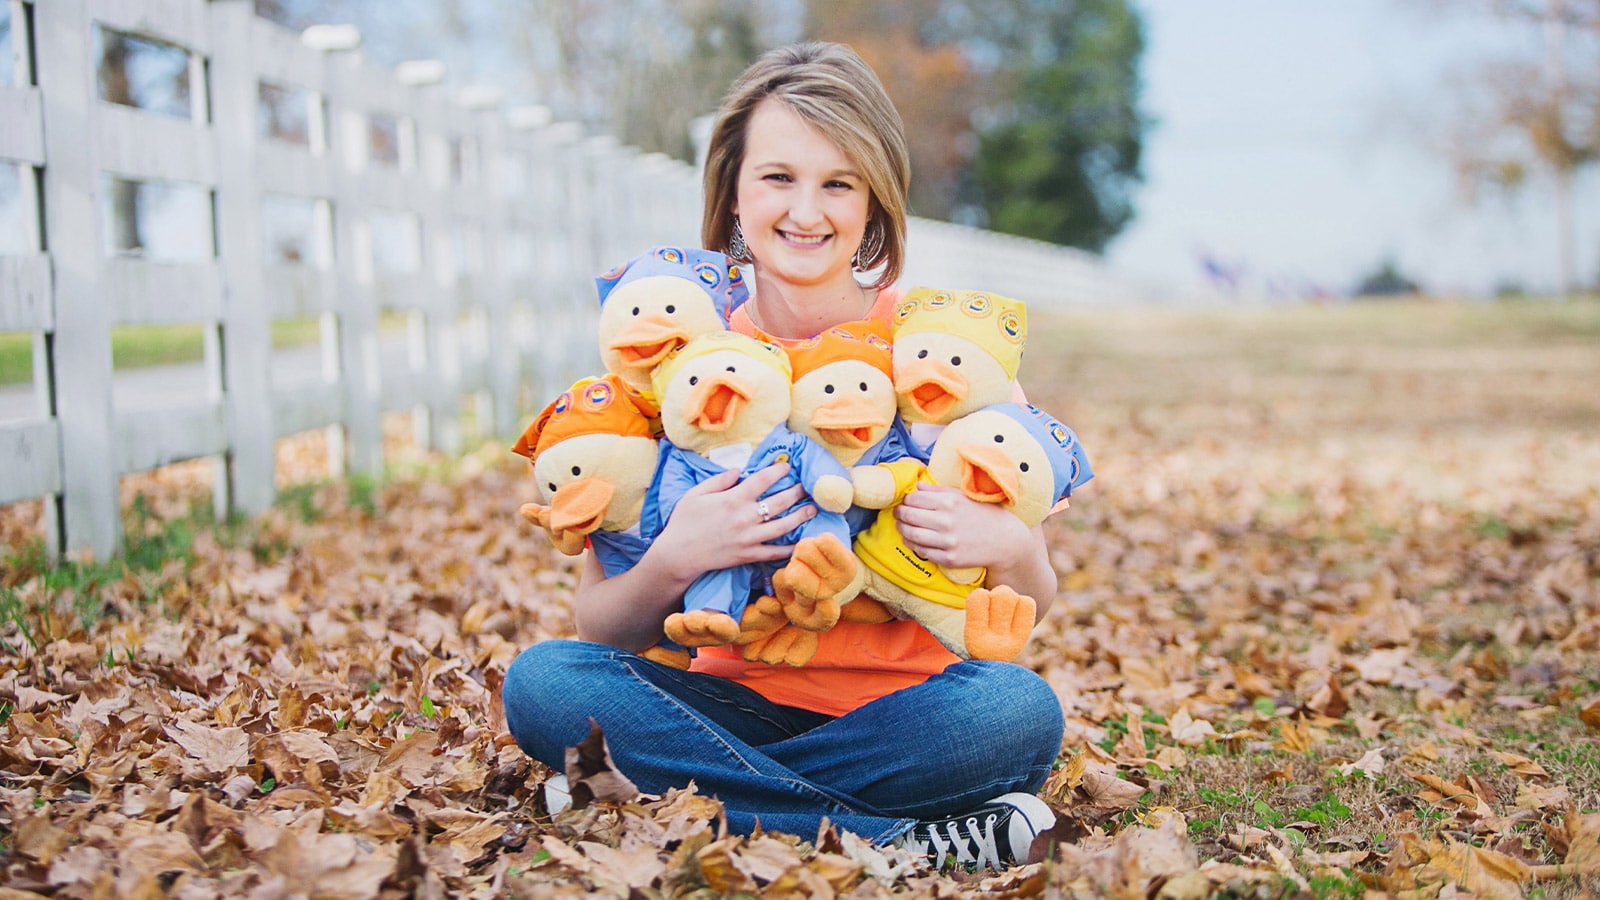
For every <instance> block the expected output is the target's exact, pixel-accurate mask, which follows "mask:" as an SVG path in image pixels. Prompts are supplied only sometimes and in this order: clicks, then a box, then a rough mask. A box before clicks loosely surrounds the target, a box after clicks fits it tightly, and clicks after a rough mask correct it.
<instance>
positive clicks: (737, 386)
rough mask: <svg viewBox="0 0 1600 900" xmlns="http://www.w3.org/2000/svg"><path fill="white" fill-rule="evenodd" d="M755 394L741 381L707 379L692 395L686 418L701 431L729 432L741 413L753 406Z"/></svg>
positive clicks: (702, 380)
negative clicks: (750, 403) (750, 405)
mask: <svg viewBox="0 0 1600 900" xmlns="http://www.w3.org/2000/svg"><path fill="white" fill-rule="evenodd" d="M751 393H752V392H751V390H750V387H749V386H748V385H746V384H745V383H744V381H742V380H740V379H738V378H733V377H729V376H726V375H710V376H706V377H703V378H701V379H700V383H699V384H697V385H695V386H694V388H693V389H691V390H690V392H689V402H688V405H687V407H686V408H685V410H684V418H686V419H687V420H688V421H689V424H690V425H693V426H694V427H696V428H698V429H700V430H701V431H710V432H719V431H727V430H728V428H729V426H731V425H733V421H734V420H735V419H737V418H738V417H739V411H740V410H741V409H743V408H744V405H745V404H746V403H748V402H750V396H751Z"/></svg>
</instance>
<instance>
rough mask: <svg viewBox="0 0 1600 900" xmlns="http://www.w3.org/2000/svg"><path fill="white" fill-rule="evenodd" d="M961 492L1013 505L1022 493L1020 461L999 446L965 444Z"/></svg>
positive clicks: (983, 500)
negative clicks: (967, 445)
mask: <svg viewBox="0 0 1600 900" xmlns="http://www.w3.org/2000/svg"><path fill="white" fill-rule="evenodd" d="M956 455H957V456H959V457H961V492H962V493H964V494H966V495H967V496H968V497H971V498H972V499H974V500H976V501H978V502H979V503H1000V504H1004V505H1006V506H1011V505H1013V504H1015V503H1016V502H1017V497H1019V496H1020V495H1021V493H1022V477H1021V476H1020V475H1019V474H1018V473H1017V464H1016V461H1015V460H1013V459H1012V458H1011V457H1009V456H1007V455H1006V454H1005V451H1003V450H1001V449H1000V448H998V447H981V446H980V447H962V448H961V449H959V450H957V451H956Z"/></svg>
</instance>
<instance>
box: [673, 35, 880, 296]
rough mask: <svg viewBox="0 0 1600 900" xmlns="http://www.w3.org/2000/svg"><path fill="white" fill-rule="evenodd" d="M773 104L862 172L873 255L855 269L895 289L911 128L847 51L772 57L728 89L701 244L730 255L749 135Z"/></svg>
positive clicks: (815, 46)
mask: <svg viewBox="0 0 1600 900" xmlns="http://www.w3.org/2000/svg"><path fill="white" fill-rule="evenodd" d="M769 97H771V98H775V99H777V100H779V101H781V102H783V103H784V104H785V105H786V106H788V107H789V109H791V110H793V111H794V112H795V113H796V114H797V115H799V116H800V118H802V119H804V120H805V121H806V122H807V123H809V124H810V125H811V126H812V127H813V128H815V129H817V130H818V131H820V132H822V134H824V135H825V136H827V138H828V139H829V140H831V141H833V142H834V143H835V144H837V145H839V149H841V150H843V151H844V154H845V156H847V157H849V159H850V161H851V162H852V163H853V164H855V165H856V166H857V167H859V168H860V170H861V174H862V176H863V177H864V178H866V180H867V187H868V189H869V190H870V192H871V195H872V196H871V201H870V203H869V205H868V216H867V230H866V232H865V234H864V235H863V237H862V241H861V243H862V247H863V248H865V249H866V251H867V252H866V253H865V254H858V258H857V260H856V268H857V269H858V270H863V271H865V270H871V269H876V268H878V267H879V266H882V267H883V271H882V272H881V273H880V274H879V275H878V277H877V279H876V280H875V281H874V282H873V283H872V285H870V286H871V287H885V286H887V285H890V284H893V283H894V281H895V279H897V278H899V277H900V272H901V270H903V269H904V268H905V253H906V192H907V191H908V190H910V186H911V157H910V154H909V152H908V151H907V149H906V136H905V125H904V124H903V123H902V122H901V121H900V113H899V112H898V111H896V110H895V108H894V104H893V103H892V102H890V100H889V95H888V93H887V92H886V91H884V89H883V83H882V82H880V81H879V80H878V76H877V73H875V72H873V71H872V67H871V66H868V65H867V64H866V62H865V61H863V60H862V59H861V57H860V56H857V55H856V52H855V51H854V50H851V49H850V48H849V47H846V46H845V45H843V44H834V43H827V42H823V41H812V42H807V43H803V44H794V45H791V46H788V47H779V48H778V49H776V50H771V51H768V52H767V53H765V54H763V55H762V56H761V58H760V59H757V60H756V61H755V62H754V63H752V64H751V66H750V68H748V69H746V70H745V71H744V74H742V75H740V76H739V77H738V78H737V79H736V80H735V81H734V82H733V85H732V86H731V87H730V88H728V94H727V96H726V97H724V98H723V100H722V108H721V109H720V110H718V111H717V118H716V121H715V123H714V124H713V125H712V126H711V142H710V145H709V147H708V148H707V153H706V170H705V211H704V215H703V216H702V218H701V220H700V240H701V242H702V244H703V245H704V246H705V247H706V248H707V249H711V250H720V251H723V252H727V251H728V249H729V246H728V245H729V240H730V238H731V236H732V234H733V226H734V222H735V218H734V214H733V207H734V204H735V201H736V199H737V197H738V184H739V167H740V166H741V165H743V164H744V154H745V133H746V129H747V128H748V126H749V123H750V116H751V115H752V114H753V113H754V112H755V109H756V107H757V106H759V105H760V104H761V102H762V101H764V100H766V99H767V98H769ZM874 230H876V232H877V233H876V234H874ZM863 256H864V257H865V258H862V257H863Z"/></svg>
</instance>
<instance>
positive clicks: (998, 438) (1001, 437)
mask: <svg viewBox="0 0 1600 900" xmlns="http://www.w3.org/2000/svg"><path fill="white" fill-rule="evenodd" d="M994 442H995V443H996V444H1004V443H1005V442H1006V436H1005V435H1003V434H997V435H995V436H994Z"/></svg>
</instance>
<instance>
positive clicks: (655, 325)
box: [608, 313, 689, 374]
mask: <svg viewBox="0 0 1600 900" xmlns="http://www.w3.org/2000/svg"><path fill="white" fill-rule="evenodd" d="M688 340H689V335H688V333H687V332H685V331H684V330H683V326H682V325H680V324H678V323H677V322H674V321H673V320H672V319H671V318H669V317H668V316H667V315H666V314H664V313H647V314H645V315H643V316H640V317H639V318H637V319H634V320H632V321H630V322H629V323H628V325H627V327H626V328H623V329H622V330H621V331H620V332H618V333H617V336H616V337H614V338H612V339H611V343H610V344H609V345H608V346H609V347H610V349H611V350H612V351H613V352H615V353H616V354H617V357H618V358H619V360H620V361H621V363H622V365H624V366H626V367H628V368H630V369H636V370H638V371H640V372H643V373H645V374H649V372H650V371H651V370H652V369H654V368H655V367H656V366H657V365H658V364H660V362H661V360H663V359H665V358H666V355H667V354H668V353H671V352H672V351H673V350H675V349H677V348H678V346H679V345H681V344H684V343H687V342H688Z"/></svg>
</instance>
